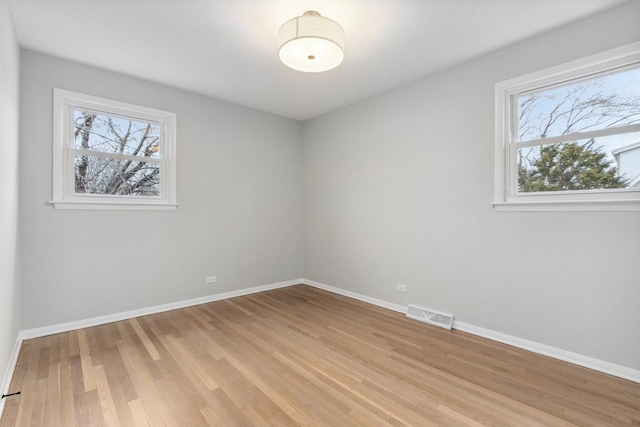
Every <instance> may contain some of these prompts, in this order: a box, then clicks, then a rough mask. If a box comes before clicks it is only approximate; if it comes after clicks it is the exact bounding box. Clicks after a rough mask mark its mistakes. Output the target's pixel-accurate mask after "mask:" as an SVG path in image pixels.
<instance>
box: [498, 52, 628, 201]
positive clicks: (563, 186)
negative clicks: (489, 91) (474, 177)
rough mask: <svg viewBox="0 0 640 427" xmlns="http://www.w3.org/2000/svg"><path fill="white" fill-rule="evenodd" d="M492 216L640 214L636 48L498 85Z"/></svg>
mask: <svg viewBox="0 0 640 427" xmlns="http://www.w3.org/2000/svg"><path fill="white" fill-rule="evenodd" d="M495 150H496V152H495V159H496V164H495V167H496V173H495V176H496V179H495V203H494V204H493V205H494V207H495V208H496V210H528V211H533V210H589V211H594V210H599V211H606V210H618V211H620V210H640V43H634V44H632V45H628V46H624V47H622V48H619V49H615V50H613V51H609V52H605V53H604V54H600V55H596V56H592V57H589V58H585V59H583V60H580V61H575V62H572V63H570V64H565V65H562V66H560V67H555V68H553V69H549V70H544V71H542V72H538V73H534V74H531V75H528V76H524V77H520V78H516V79H512V80H509V81H506V82H502V83H499V84H497V85H496V148H495Z"/></svg>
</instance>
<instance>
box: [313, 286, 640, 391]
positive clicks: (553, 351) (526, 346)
mask: <svg viewBox="0 0 640 427" xmlns="http://www.w3.org/2000/svg"><path fill="white" fill-rule="evenodd" d="M302 283H304V284H305V285H309V286H313V287H315V288H318V289H324V290H325V291H329V292H333V293H336V294H339V295H343V296H346V297H349V298H354V299H357V300H360V301H364V302H368V303H370V304H373V305H377V306H379V307H383V308H387V309H390V310H394V311H398V312H400V313H406V312H407V307H405V306H402V305H398V304H394V303H391V302H388V301H383V300H379V299H376V298H371V297H368V296H365V295H360V294H357V293H355V292H351V291H345V290H344V289H340V288H336V287H333V286H329V285H325V284H323V283H319V282H315V281H313V280H309V279H303V280H302ZM453 328H454V329H458V330H459V331H462V332H467V333H470V334H473V335H477V336H480V337H483V338H488V339H490V340H493V341H498V342H501V343H503V344H508V345H511V346H513V347H518V348H521V349H523V350H527V351H531V352H533V353H538V354H542V355H545V356H549V357H552V358H554V359H559V360H562V361H565V362H569V363H572V364H574V365H578V366H582V367H585V368H589V369H593V370H594V371H599V372H603V373H605V374H609V375H613V376H616V377H619V378H624V379H626V380H629V381H633V382H636V383H640V370H637V369H632V368H628V367H626V366H621V365H616V364H615V363H610V362H605V361H604V360H599V359H595V358H593V357H589V356H584V355H582V354H578V353H574V352H571V351H567V350H563V349H561V348H556V347H552V346H549V345H546V344H541V343H538V342H535V341H529V340H526V339H523V338H518V337H514V336H512V335H507V334H503V333H502V332H497V331H493V330H491V329H485V328H481V327H480V326H475V325H472V324H470V323H465V322H459V321H457V320H454V322H453Z"/></svg>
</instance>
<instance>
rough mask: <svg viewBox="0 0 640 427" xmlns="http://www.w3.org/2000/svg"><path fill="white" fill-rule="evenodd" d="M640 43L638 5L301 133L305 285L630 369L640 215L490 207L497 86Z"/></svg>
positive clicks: (639, 294) (638, 320) (639, 288)
mask: <svg viewBox="0 0 640 427" xmlns="http://www.w3.org/2000/svg"><path fill="white" fill-rule="evenodd" d="M638 40H640V2H638V1H633V2H630V3H627V4H625V5H623V6H621V7H618V8H616V9H613V10H610V11H608V12H606V13H603V14H600V15H598V16H594V17H591V18H589V19H586V20H584V21H581V22H577V23H575V24H573V25H570V26H567V27H563V28H560V29H557V30H555V31H553V32H550V33H546V34H544V35H540V36H538V37H535V38H533V39H530V40H528V41H525V42H522V43H519V44H517V45H514V46H511V47H509V48H505V49H503V50H500V51H497V52H495V53H492V54H490V55H486V56H483V57H481V58H478V59H476V60H474V61H471V62H468V63H465V64H463V65H460V66H458V67H455V68H453V69H449V70H446V71H443V72H441V73H439V74H436V75H433V76H429V77H426V78H424V79H422V80H419V81H416V82H414V83H412V84H409V85H406V86H404V87H401V88H398V89H397V90H394V91H391V92H387V93H385V94H382V95H380V96H377V97H374V98H371V99H369V100H365V101H363V102H360V103H357V104H355V105H352V106H349V107H346V108H343V109H341V110H338V111H334V112H331V113H329V114H327V115H325V116H322V117H319V118H316V119H313V120H310V121H308V122H305V124H304V128H303V141H304V169H303V170H304V212H305V226H304V233H305V241H304V242H305V267H304V274H305V278H307V279H311V280H314V281H318V282H321V283H324V284H327V285H330V286H335V287H339V288H342V289H345V290H348V291H352V292H357V293H360V294H364V295H367V296H370V297H374V298H378V299H382V300H386V301H389V302H393V303H397V304H403V305H406V304H409V303H413V304H416V305H419V306H423V307H429V308H433V309H436V310H438V309H439V310H441V311H444V312H450V313H453V314H454V315H455V316H456V318H457V320H459V321H462V322H466V323H470V324H473V325H475V326H480V327H484V328H488V329H491V330H494V331H498V332H502V333H506V334H510V335H514V336H517V337H520V338H524V339H528V340H533V341H536V342H539V343H543V344H547V345H550V346H554V347H557V348H561V349H565V350H569V351H573V352H577V353H580V354H583V355H587V356H591V357H595V358H598V359H601V360H604V361H608V362H612V363H616V364H620V365H623V366H627V367H631V368H635V369H640V339H639V336H640V335H639V331H640V310H638V304H639V301H640V213H639V212H626V213H625V212H612V213H586V212H567V213H551V212H540V213H522V212H521V213H506V212H501V213H496V212H495V211H494V210H493V208H492V207H491V206H490V203H491V202H492V201H493V183H494V181H493V179H494V170H493V156H494V86H495V84H496V83H497V82H499V81H502V80H506V79H509V78H512V77H516V76H519V75H522V74H525V73H529V72H533V71H537V70H540V69H543V68H546V67H550V66H553V65H557V64H560V63H563V62H566V61H570V60H573V59H577V58H580V57H583V56H586V55H590V54H594V53H597V52H600V51H603V50H607V49H610V48H614V47H617V46H621V45H624V44H627V43H631V42H634V41H638ZM397 283H402V284H406V285H407V287H408V292H407V293H406V294H400V293H397V292H396V291H395V285H396V284H397Z"/></svg>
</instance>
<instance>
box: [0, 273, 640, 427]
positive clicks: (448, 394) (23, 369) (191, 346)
mask: <svg viewBox="0 0 640 427" xmlns="http://www.w3.org/2000/svg"><path fill="white" fill-rule="evenodd" d="M18 390H19V391H21V392H22V394H20V395H19V396H12V397H9V398H7V402H6V407H5V410H4V414H3V417H2V419H1V420H0V426H2V427H7V426H65V427H66V426H82V427H84V426H154V427H155V426H253V425H257V426H262V425H273V426H311V425H314V426H359V425H360V426H403V425H409V426H449V425H451V426H482V425H499V426H566V425H579V426H616V425H621V426H631V425H632V426H640V384H636V383H633V382H630V381H626V380H622V379H618V378H615V377H611V376H608V375H605V374H601V373H598V372H595V371H591V370H588V369H584V368H580V367H577V366H573V365H570V364H567V363H564V362H560V361H557V360H554V359H550V358H547V357H544V356H540V355H536V354H533V353H529V352H526V351H523V350H519V349H516V348H513V347H510V346H506V345H502V344H499V343H496V342H493V341H490V340H486V339H483V338H479V337H475V336H472V335H469V334H466V333H463V332H459V331H455V330H454V331H447V330H444V329H440V328H436V327H433V326H429V325H426V324H424V323H421V322H417V321H414V320H411V319H407V318H406V317H405V316H403V315H402V314H399V313H395V312H392V311H388V310H385V309H382V308H379V307H375V306H372V305H368V304H365V303H362V302H359V301H356V300H352V299H349V298H345V297H342V296H338V295H334V294H331V293H328V292H324V291H321V290H318V289H315V288H311V287H308V286H304V285H299V286H293V287H288V288H284V289H278V290H273V291H268V292H263V293H259V294H253V295H249V296H243V297H238V298H233V299H229V300H225V301H218V302H213V303H209V304H204V305H199V306H194V307H190V308H184V309H180V310H174V311H170V312H166V313H161V314H156V315H151V316H144V317H140V318H137V319H131V320H126V321H121V322H116V323H110V324H106V325H102V326H96V327H92V328H87V329H81V330H77V331H72V332H67V333H62V334H57V335H51V336H47V337H43V338H37V339H33V340H28V341H25V342H24V343H23V346H22V349H21V352H20V356H19V359H18V364H17V366H16V371H15V374H14V377H13V382H12V385H11V391H18Z"/></svg>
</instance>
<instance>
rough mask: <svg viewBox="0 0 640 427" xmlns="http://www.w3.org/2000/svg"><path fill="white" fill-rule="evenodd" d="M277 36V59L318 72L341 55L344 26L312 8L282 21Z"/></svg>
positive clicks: (337, 63)
mask: <svg viewBox="0 0 640 427" xmlns="http://www.w3.org/2000/svg"><path fill="white" fill-rule="evenodd" d="M278 39H279V45H280V51H279V56H280V60H281V61H282V62H283V63H284V64H285V65H286V66H287V67H289V68H293V69H294V70H298V71H304V72H307V73H319V72H322V71H328V70H331V69H332V68H335V67H337V66H338V65H340V63H341V62H342V60H343V59H344V30H343V29H342V27H341V26H340V25H339V24H338V23H336V22H334V21H332V20H331V19H327V18H325V17H323V16H320V14H319V13H318V12H315V11H309V12H305V13H304V14H303V15H302V16H298V17H297V18H293V19H291V20H289V21H287V22H285V23H284V24H283V25H282V27H280V33H279V35H278Z"/></svg>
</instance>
